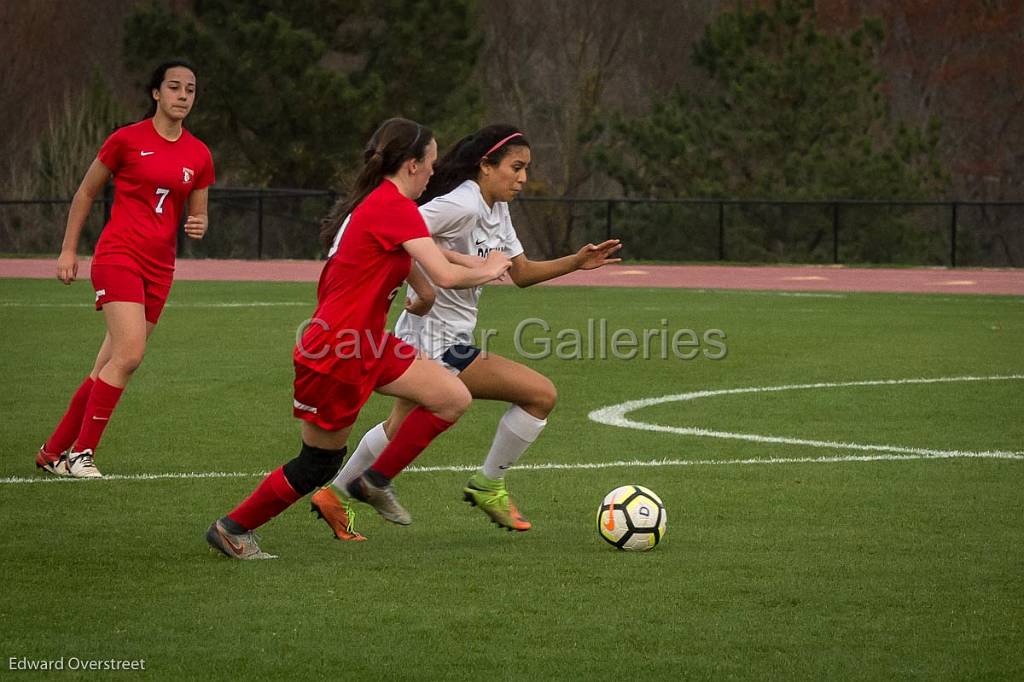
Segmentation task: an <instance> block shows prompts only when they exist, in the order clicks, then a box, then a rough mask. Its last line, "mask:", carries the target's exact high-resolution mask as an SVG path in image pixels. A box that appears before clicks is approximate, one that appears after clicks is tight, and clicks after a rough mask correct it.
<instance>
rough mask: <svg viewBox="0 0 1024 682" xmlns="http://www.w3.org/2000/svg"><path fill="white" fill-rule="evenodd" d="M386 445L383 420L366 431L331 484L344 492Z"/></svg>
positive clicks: (386, 438)
mask: <svg viewBox="0 0 1024 682" xmlns="http://www.w3.org/2000/svg"><path fill="white" fill-rule="evenodd" d="M387 446H388V434H387V433H386V432H385V431H384V422H381V423H380V424H377V425H376V426H374V427H373V428H372V429H370V430H369V431H367V432H366V435H364V436H363V439H362V440H361V441H359V445H357V446H356V449H355V452H353V453H352V455H351V456H350V457H349V458H348V461H347V462H345V466H343V467H342V468H341V471H339V472H338V475H337V476H335V477H334V481H332V482H331V485H333V486H334V487H335V488H337V489H338V490H340V491H341V492H343V493H344V492H345V486H347V485H348V484H349V483H350V482H351V481H354V480H355V479H357V478H359V476H360V474H362V473H363V472H364V471H366V470H367V469H369V468H370V465H371V464H373V462H374V460H376V459H377V457H378V456H379V455H380V453H382V452H384V448H386V447H387ZM346 494H347V493H346Z"/></svg>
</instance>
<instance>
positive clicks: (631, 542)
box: [597, 485, 666, 552]
mask: <svg viewBox="0 0 1024 682" xmlns="http://www.w3.org/2000/svg"><path fill="white" fill-rule="evenodd" d="M665 520H666V517H665V505H664V504H662V502H661V498H660V497H658V496H657V495H655V494H654V492H653V491H652V490H649V489H647V488H645V487H643V486H642V485H624V486H620V487H618V488H616V489H615V490H613V491H611V492H610V493H608V494H607V495H605V496H604V500H603V501H602V502H601V508H600V509H598V510H597V532H598V533H600V534H601V537H602V538H604V539H605V540H606V541H607V542H608V543H610V544H612V545H615V546H616V547H618V548H619V549H628V550H632V551H637V552H643V551H646V550H648V549H654V547H655V545H657V544H658V543H659V542H660V541H661V539H662V538H663V537H665Z"/></svg>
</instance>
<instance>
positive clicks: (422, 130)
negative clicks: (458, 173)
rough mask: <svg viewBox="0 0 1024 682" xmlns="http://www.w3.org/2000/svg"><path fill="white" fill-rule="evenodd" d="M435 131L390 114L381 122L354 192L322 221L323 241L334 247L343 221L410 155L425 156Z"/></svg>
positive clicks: (321, 239)
mask: <svg viewBox="0 0 1024 682" xmlns="http://www.w3.org/2000/svg"><path fill="white" fill-rule="evenodd" d="M433 139H434V133H433V131H431V130H430V128H427V127H425V126H421V125H420V124H419V123H416V122H415V121H410V120H409V119H407V118H389V119H388V120H387V121H384V123H382V124H381V126H380V127H379V128H377V130H376V131H375V132H374V133H373V135H372V136H371V137H370V141H369V142H367V143H366V149H364V150H363V167H362V169H361V170H360V171H359V175H358V176H357V177H356V180H355V183H354V184H353V187H352V192H351V194H349V195H348V196H347V197H344V198H342V199H339V200H338V201H336V202H335V203H334V206H333V207H331V210H330V211H329V212H328V213H327V216H326V217H325V218H324V219H323V220H321V221H320V243H321V244H322V245H323V247H324V250H325V251H327V250H328V249H330V248H331V242H333V241H334V237H335V235H336V234H337V233H338V229H339V228H340V227H341V223H342V222H344V220H345V217H346V216H348V215H349V214H350V213H352V211H354V210H355V209H356V206H358V205H359V204H360V203H362V201H363V199H365V198H366V197H367V196H369V194H370V192H372V191H373V190H375V189H377V186H378V185H380V183H381V182H383V181H384V178H386V177H387V176H389V175H394V174H395V173H397V172H398V170H399V169H400V168H401V167H402V164H403V163H405V162H406V161H408V160H409V159H423V158H424V157H425V156H426V153H427V146H429V145H430V141H431V140H433Z"/></svg>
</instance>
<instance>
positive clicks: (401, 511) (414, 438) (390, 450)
mask: <svg viewBox="0 0 1024 682" xmlns="http://www.w3.org/2000/svg"><path fill="white" fill-rule="evenodd" d="M377 390H378V392H379V393H382V394H384V395H390V396H394V397H396V398H404V399H405V400H408V401H411V402H413V403H415V404H416V405H417V407H416V408H414V409H413V410H412V411H411V412H409V414H408V416H407V417H406V418H405V419H404V420H403V421H402V425H401V427H400V428H399V429H398V430H397V432H396V433H395V435H394V438H393V439H392V440H391V441H390V442H389V443H388V444H387V446H386V447H385V448H384V450H383V451H382V452H381V453H380V455H379V456H378V457H377V459H376V460H375V461H374V462H373V465H372V466H371V467H370V468H369V469H367V470H366V471H365V472H364V473H362V474H360V475H359V476H358V478H355V479H354V480H352V481H350V482H349V483H348V484H347V485H346V487H345V491H346V492H347V493H348V495H349V496H351V497H355V498H356V499H359V500H362V501H364V502H367V503H369V504H371V505H372V506H373V507H374V508H375V509H376V510H377V512H378V513H379V514H380V515H381V516H383V517H384V518H385V519H386V520H388V521H391V522H392V523H397V524H400V525H408V524H409V523H411V522H412V517H411V516H410V514H409V512H408V511H406V510H405V508H403V507H402V506H401V505H400V504H399V503H398V500H397V498H396V497H395V493H394V487H393V486H392V485H391V479H393V478H394V477H395V476H397V475H398V474H399V473H401V471H402V470H403V469H404V468H405V467H406V466H408V465H409V463H410V462H411V461H412V460H413V459H415V458H416V456H418V455H419V453H420V452H422V450H423V449H424V448H425V447H426V446H427V445H428V444H429V443H430V442H431V441H432V440H433V439H434V438H436V437H437V436H438V435H439V434H441V433H442V432H443V431H444V430H445V429H447V428H448V427H450V426H451V425H452V424H453V423H455V421H456V420H458V418H459V417H460V416H462V413H463V412H465V411H466V409H467V408H468V407H469V404H470V402H471V401H472V398H471V396H470V394H469V391H468V390H466V387H465V386H464V385H463V384H462V383H461V382H460V381H458V380H457V379H456V378H455V377H453V376H452V375H451V374H449V373H448V372H447V371H446V370H445V369H444V368H443V367H441V366H440V365H439V364H437V363H436V362H434V361H433V360H427V359H424V358H417V359H415V360H413V362H412V364H411V365H409V368H408V369H407V370H406V371H405V373H404V374H402V376H400V377H399V378H398V379H396V380H395V381H392V382H391V383H389V384H387V385H385V386H381V387H380V388H378V389H377Z"/></svg>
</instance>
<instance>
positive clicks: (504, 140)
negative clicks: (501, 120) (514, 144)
mask: <svg viewBox="0 0 1024 682" xmlns="http://www.w3.org/2000/svg"><path fill="white" fill-rule="evenodd" d="M522 136H523V134H522V133H512V134H511V135H509V136H508V137H506V138H503V139H501V140H499V141H498V144H496V145H494V146H493V147H491V148H490V149H488V150H487V152H486V153H484V155H483V156H481V157H480V160H481V161H483V160H484V159H486V158H487V157H488V156H490V155H491V152H493V151H495V150H497V149H500V148H501V146H502V145H503V144H505V143H506V142H508V141H509V140H511V139H514V138H517V137H522Z"/></svg>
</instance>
